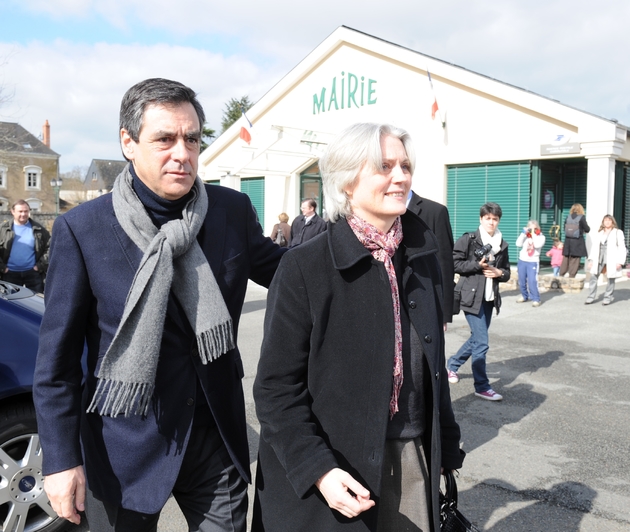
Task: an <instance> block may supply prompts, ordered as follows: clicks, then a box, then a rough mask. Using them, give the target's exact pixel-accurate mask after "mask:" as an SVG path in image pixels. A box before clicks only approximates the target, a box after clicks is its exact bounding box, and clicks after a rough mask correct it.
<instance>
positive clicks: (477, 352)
mask: <svg viewBox="0 0 630 532" xmlns="http://www.w3.org/2000/svg"><path fill="white" fill-rule="evenodd" d="M493 308H494V302H493V301H485V300H484V301H482V302H481V308H480V309H479V314H469V313H468V312H464V315H465V316H466V321H467V322H468V325H469V326H470V338H468V340H466V343H464V345H462V346H461V347H460V348H459V351H457V353H455V354H454V355H453V356H452V357H451V358H449V359H448V363H447V364H446V366H447V367H448V369H449V370H450V371H457V370H458V369H459V368H460V366H462V365H463V364H465V363H466V361H467V360H468V359H469V358H470V357H471V356H472V373H473V379H474V381H475V391H476V392H477V393H482V392H487V391H488V390H490V381H489V380H488V375H486V353H487V352H488V349H489V348H490V346H489V345H488V329H489V328H490V320H491V319H492V309H493Z"/></svg>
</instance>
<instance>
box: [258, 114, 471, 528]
mask: <svg viewBox="0 0 630 532" xmlns="http://www.w3.org/2000/svg"><path fill="white" fill-rule="evenodd" d="M319 164H320V169H321V173H322V182H323V189H324V198H325V202H326V212H327V213H328V214H329V216H330V221H329V223H328V229H327V231H326V232H325V233H324V234H321V235H319V236H317V237H315V238H314V239H312V240H310V241H309V242H307V243H305V244H303V245H301V246H299V247H297V248H296V249H294V250H291V251H290V252H289V253H287V254H286V255H285V257H284V258H283V260H282V262H281V263H280V267H279V268H278V272H277V273H276V277H275V278H274V281H273V282H272V285H271V287H270V289H269V295H268V305H267V314H266V316H265V334H264V340H263V346H262V349H261V356H260V362H259V365H258V372H257V375H256V380H255V383H254V399H255V401H256V412H257V414H258V419H259V420H260V424H261V439H260V447H259V455H258V470H257V473H256V500H255V502H254V515H253V523H252V531H253V532H260V531H263V530H266V531H278V530H291V531H292V532H336V531H344V530H347V531H378V532H399V531H402V530H422V531H424V532H432V531H433V532H437V531H438V530H439V528H440V511H439V510H440V507H439V498H438V496H439V483H440V471H441V469H442V468H443V469H444V470H453V469H459V468H460V467H461V465H462V462H463V459H464V452H463V451H461V450H460V448H459V440H460V430H459V426H458V425H457V423H456V422H455V419H454V416H453V409H452V406H451V399H450V391H449V386H448V380H447V375H446V367H445V361H444V331H443V324H442V320H443V315H444V313H443V309H442V297H441V294H442V290H441V286H440V279H441V275H440V266H439V262H438V259H437V253H438V246H437V241H436V238H435V235H434V234H433V233H432V232H431V231H430V230H429V229H428V227H427V226H426V224H425V223H424V222H422V220H420V218H418V217H417V216H416V215H415V214H414V213H412V212H411V211H408V210H407V208H406V206H405V205H406V201H407V194H408V192H409V188H410V186H411V176H412V173H413V170H414V165H415V160H414V152H413V147H412V144H411V139H410V137H409V135H408V133H407V132H406V131H404V130H402V129H399V128H396V127H393V126H387V125H379V124H355V125H353V126H351V127H349V128H347V129H346V130H344V131H343V132H342V133H340V134H339V136H338V137H337V138H336V139H335V140H333V141H332V142H331V143H330V144H329V145H328V148H327V150H326V153H325V154H324V156H323V157H322V158H321V159H320V163H319Z"/></svg>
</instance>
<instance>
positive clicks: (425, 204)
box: [407, 192, 455, 323]
mask: <svg viewBox="0 0 630 532" xmlns="http://www.w3.org/2000/svg"><path fill="white" fill-rule="evenodd" d="M407 208H408V209H409V210H410V211H411V212H415V213H416V214H417V215H418V216H419V217H420V219H421V220H422V221H423V222H424V223H425V224H427V226H428V227H429V229H431V231H433V232H434V233H435V236H436V237H437V242H438V260H439V261H440V269H441V270H442V285H443V287H444V321H445V322H447V323H450V322H452V321H453V289H454V288H455V281H454V277H455V267H454V265H453V243H454V242H453V229H452V228H451V219H450V217H449V215H448V209H447V208H446V207H445V206H444V205H442V204H441V203H438V202H437V201H431V200H429V199H427V198H422V197H420V196H418V194H416V193H415V192H413V193H412V194H411V199H410V200H409V205H407Z"/></svg>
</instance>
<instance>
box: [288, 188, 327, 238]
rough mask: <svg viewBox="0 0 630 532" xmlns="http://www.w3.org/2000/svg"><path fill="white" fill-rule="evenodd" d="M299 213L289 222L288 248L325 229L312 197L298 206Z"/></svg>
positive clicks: (324, 223)
mask: <svg viewBox="0 0 630 532" xmlns="http://www.w3.org/2000/svg"><path fill="white" fill-rule="evenodd" d="M300 209H301V210H302V214H300V215H299V216H298V217H297V218H296V219H295V220H293V223H292V224H291V243H290V244H289V247H290V248H294V247H295V246H299V245H300V244H303V243H304V242H306V241H308V240H310V239H311V238H313V237H315V236H317V235H318V234H319V233H323V232H324V231H326V222H324V220H322V219H321V218H320V217H319V216H318V215H317V213H316V212H315V210H316V209H317V202H316V201H315V200H314V199H305V200H304V201H303V202H302V205H301V207H300Z"/></svg>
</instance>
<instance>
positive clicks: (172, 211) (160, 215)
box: [129, 164, 193, 228]
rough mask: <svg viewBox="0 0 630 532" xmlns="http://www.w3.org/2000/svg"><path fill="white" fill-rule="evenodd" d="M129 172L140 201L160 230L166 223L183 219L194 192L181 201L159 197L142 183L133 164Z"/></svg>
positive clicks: (180, 199) (183, 197)
mask: <svg viewBox="0 0 630 532" xmlns="http://www.w3.org/2000/svg"><path fill="white" fill-rule="evenodd" d="M129 172H131V175H132V177H133V181H132V182H131V185H132V187H133V190H134V191H135V193H136V194H137V195H138V199H140V201H141V202H142V204H143V205H144V208H145V209H146V211H147V213H148V214H149V217H150V218H151V221H152V222H153V223H154V224H155V225H156V227H158V228H160V227H162V226H163V225H164V224H165V223H166V222H170V221H171V220H177V219H181V217H182V211H183V210H184V207H185V206H186V203H188V201H189V200H190V199H191V198H192V195H193V191H192V190H191V191H190V192H188V194H186V195H184V196H182V197H181V198H179V199H176V200H168V199H165V198H162V197H160V196H158V195H157V194H156V193H155V192H153V191H152V190H151V189H150V188H149V187H148V186H146V185H145V184H144V183H143V182H142V180H141V179H140V178H139V177H138V175H137V174H136V171H135V169H134V167H133V164H130V165H129Z"/></svg>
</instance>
